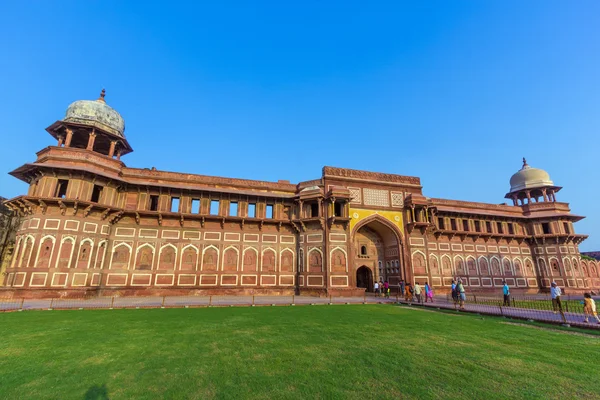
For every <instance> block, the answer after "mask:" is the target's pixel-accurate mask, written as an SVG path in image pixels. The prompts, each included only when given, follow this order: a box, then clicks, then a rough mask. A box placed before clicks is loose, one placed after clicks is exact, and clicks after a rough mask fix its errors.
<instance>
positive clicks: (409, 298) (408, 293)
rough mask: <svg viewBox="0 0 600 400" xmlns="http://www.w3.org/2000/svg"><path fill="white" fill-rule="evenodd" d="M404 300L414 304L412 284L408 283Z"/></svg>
mask: <svg viewBox="0 0 600 400" xmlns="http://www.w3.org/2000/svg"><path fill="white" fill-rule="evenodd" d="M404 300H405V301H407V302H409V303H412V300H413V288H412V286H411V284H410V282H407V283H406V288H405V289H404Z"/></svg>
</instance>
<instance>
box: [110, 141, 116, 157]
mask: <svg viewBox="0 0 600 400" xmlns="http://www.w3.org/2000/svg"><path fill="white" fill-rule="evenodd" d="M116 145H117V141H116V140H111V141H110V149H109V150H108V156H109V157H110V158H113V156H114V155H115V146H116Z"/></svg>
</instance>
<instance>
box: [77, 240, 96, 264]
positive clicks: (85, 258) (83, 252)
mask: <svg viewBox="0 0 600 400" xmlns="http://www.w3.org/2000/svg"><path fill="white" fill-rule="evenodd" d="M93 250H94V241H93V240H92V239H90V238H85V239H83V240H82V241H81V242H79V249H78V250H77V258H76V259H75V260H76V261H75V268H89V267H90V261H91V260H92V251H93Z"/></svg>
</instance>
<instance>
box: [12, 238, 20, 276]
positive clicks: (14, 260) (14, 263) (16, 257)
mask: <svg viewBox="0 0 600 400" xmlns="http://www.w3.org/2000/svg"><path fill="white" fill-rule="evenodd" d="M22 241H23V237H22V236H17V237H16V239H15V242H16V243H17V245H16V246H15V252H14V256H13V258H12V261H11V263H10V267H11V268H17V267H18V266H19V263H18V262H19V261H21V260H20V257H21V254H20V253H19V252H20V251H21V242H22Z"/></svg>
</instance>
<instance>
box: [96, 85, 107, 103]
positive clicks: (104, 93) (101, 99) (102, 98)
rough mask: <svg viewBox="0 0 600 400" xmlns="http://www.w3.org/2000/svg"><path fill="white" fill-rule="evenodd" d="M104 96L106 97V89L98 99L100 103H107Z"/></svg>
mask: <svg viewBox="0 0 600 400" xmlns="http://www.w3.org/2000/svg"><path fill="white" fill-rule="evenodd" d="M104 96H106V89H104V88H103V89H102V91H101V92H100V97H98V101H102V102H104V103H106V100H104Z"/></svg>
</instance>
